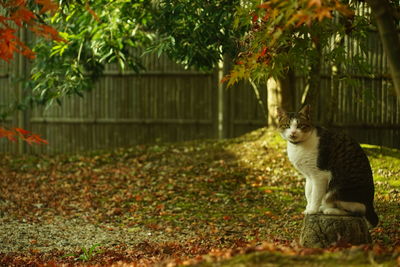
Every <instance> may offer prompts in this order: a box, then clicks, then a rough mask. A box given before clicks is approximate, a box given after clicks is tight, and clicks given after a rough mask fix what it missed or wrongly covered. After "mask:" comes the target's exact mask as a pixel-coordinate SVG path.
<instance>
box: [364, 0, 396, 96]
mask: <svg viewBox="0 0 400 267" xmlns="http://www.w3.org/2000/svg"><path fill="white" fill-rule="evenodd" d="M367 3H368V4H369V5H370V7H371V9H372V14H373V15H374V17H375V21H376V24H377V26H378V31H379V36H380V39H381V42H382V45H383V49H384V51H385V53H386V56H387V58H388V62H389V70H390V74H391V76H392V81H393V85H394V88H395V90H396V94H397V97H398V98H400V38H399V34H398V32H397V30H396V23H395V18H394V16H393V10H392V7H391V5H390V3H389V1H388V0H367Z"/></svg>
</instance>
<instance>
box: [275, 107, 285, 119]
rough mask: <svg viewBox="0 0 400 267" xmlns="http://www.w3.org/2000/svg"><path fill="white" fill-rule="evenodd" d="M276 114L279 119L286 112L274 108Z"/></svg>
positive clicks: (279, 108)
mask: <svg viewBox="0 0 400 267" xmlns="http://www.w3.org/2000/svg"><path fill="white" fill-rule="evenodd" d="M276 114H277V115H278V117H279V118H280V117H283V116H285V115H286V111H285V110H284V109H283V108H281V107H278V108H276Z"/></svg>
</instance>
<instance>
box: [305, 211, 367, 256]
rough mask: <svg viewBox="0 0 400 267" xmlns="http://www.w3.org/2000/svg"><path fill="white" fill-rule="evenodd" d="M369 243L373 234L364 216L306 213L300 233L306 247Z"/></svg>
mask: <svg viewBox="0 0 400 267" xmlns="http://www.w3.org/2000/svg"><path fill="white" fill-rule="evenodd" d="M348 243H349V244H352V245H360V244H369V243H371V235H370V233H369V231H368V225H367V222H366V221H365V219H364V218H363V217H355V216H338V215H323V214H315V215H306V217H305V218H304V222H303V228H302V231H301V235H300V244H301V245H302V246H304V247H311V248H327V247H330V246H332V245H335V244H336V245H337V244H348Z"/></svg>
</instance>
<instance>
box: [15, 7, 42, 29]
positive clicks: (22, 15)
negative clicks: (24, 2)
mask: <svg viewBox="0 0 400 267" xmlns="http://www.w3.org/2000/svg"><path fill="white" fill-rule="evenodd" d="M35 18H36V16H35V14H34V13H33V12H32V11H30V10H28V9H27V8H26V7H24V6H20V7H19V8H18V9H17V10H16V11H15V12H14V13H13V14H12V16H11V17H10V19H11V20H12V21H14V23H15V24H17V26H18V27H22V26H23V24H22V23H23V22H25V23H28V24H31V23H32V22H33V20H34V19H35Z"/></svg>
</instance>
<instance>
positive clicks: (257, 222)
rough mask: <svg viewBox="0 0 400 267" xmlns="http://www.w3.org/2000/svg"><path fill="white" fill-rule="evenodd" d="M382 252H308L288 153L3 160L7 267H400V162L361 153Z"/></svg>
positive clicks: (270, 134) (214, 147)
mask: <svg viewBox="0 0 400 267" xmlns="http://www.w3.org/2000/svg"><path fill="white" fill-rule="evenodd" d="M363 147H364V149H365V151H366V153H367V155H368V157H369V159H370V162H371V165H372V168H373V172H374V179H375V188H376V196H375V205H376V210H377V213H378V214H379V216H380V220H381V221H380V224H379V225H378V227H376V228H374V229H372V230H371V235H372V238H373V240H374V242H373V244H372V245H364V246H350V245H347V244H333V246H332V247H331V248H328V249H306V248H302V247H301V246H300V245H299V244H298V239H299V234H300V228H301V225H302V219H303V215H302V211H303V210H304V208H305V198H304V193H303V190H304V189H303V187H304V179H303V178H302V177H301V176H300V175H299V174H298V173H297V172H296V171H295V170H294V168H293V167H292V166H291V165H290V163H289V162H288V160H287V156H286V152H285V142H284V141H283V140H282V139H281V138H280V136H279V135H278V134H277V133H276V132H274V131H271V130H268V129H260V130H257V131H254V132H251V133H249V134H247V135H244V136H242V137H239V138H234V139H227V140H201V141H200V140H199V141H190V142H182V143H172V144H168V143H157V144H152V145H139V146H135V147H132V148H125V149H117V150H112V151H97V152H86V153H81V154H70V155H57V156H46V155H38V156H29V155H21V156H16V155H6V154H0V239H1V241H2V242H1V243H0V266H27V265H28V266H62V265H64V266H71V265H82V266H111V265H112V266H138V265H140V266H145V265H152V266H154V265H157V266H176V265H199V266H212V265H218V266H253V265H254V266H255V265H257V266H258V265H260V264H263V265H264V266H370V265H372V266H397V265H400V205H399V202H400V151H398V150H394V149H388V148H381V147H376V146H370V145H365V146H363Z"/></svg>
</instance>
